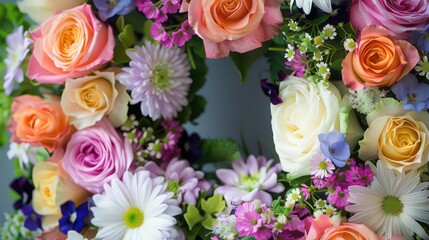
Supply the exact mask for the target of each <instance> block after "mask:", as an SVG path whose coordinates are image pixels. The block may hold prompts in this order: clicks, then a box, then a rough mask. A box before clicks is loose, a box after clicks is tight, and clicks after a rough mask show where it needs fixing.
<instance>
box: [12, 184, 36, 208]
mask: <svg viewBox="0 0 429 240" xmlns="http://www.w3.org/2000/svg"><path fill="white" fill-rule="evenodd" d="M10 188H12V189H13V190H14V191H15V192H16V193H17V194H18V195H19V199H18V200H16V201H15V202H14V203H13V208H14V209H15V210H18V209H21V208H23V207H24V206H25V205H27V204H30V203H31V199H32V198H33V190H34V186H33V185H32V184H31V183H30V182H29V181H28V179H27V178H25V177H20V178H17V179H15V180H14V181H13V182H12V183H11V184H10Z"/></svg>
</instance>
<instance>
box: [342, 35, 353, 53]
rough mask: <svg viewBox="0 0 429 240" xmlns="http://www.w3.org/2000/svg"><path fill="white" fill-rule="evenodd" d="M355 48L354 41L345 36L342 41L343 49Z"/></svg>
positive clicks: (351, 49) (349, 50)
mask: <svg viewBox="0 0 429 240" xmlns="http://www.w3.org/2000/svg"><path fill="white" fill-rule="evenodd" d="M355 48H356V42H355V41H354V40H353V39H351V38H347V39H346V40H345V41H344V49H346V51H348V52H351V51H353V50H354V49H355Z"/></svg>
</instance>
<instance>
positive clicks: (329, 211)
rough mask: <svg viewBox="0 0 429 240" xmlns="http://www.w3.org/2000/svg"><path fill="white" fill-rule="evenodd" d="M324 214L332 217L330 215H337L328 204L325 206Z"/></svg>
mask: <svg viewBox="0 0 429 240" xmlns="http://www.w3.org/2000/svg"><path fill="white" fill-rule="evenodd" d="M324 212H325V213H326V214H328V215H329V216H332V215H334V214H336V213H337V209H336V208H335V207H334V206H332V205H331V204H328V205H326V207H325V209H324Z"/></svg>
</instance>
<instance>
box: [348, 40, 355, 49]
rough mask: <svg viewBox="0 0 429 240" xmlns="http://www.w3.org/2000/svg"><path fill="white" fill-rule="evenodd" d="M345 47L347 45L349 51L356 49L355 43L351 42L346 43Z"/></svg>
mask: <svg viewBox="0 0 429 240" xmlns="http://www.w3.org/2000/svg"><path fill="white" fill-rule="evenodd" d="M347 45H348V47H349V48H350V49H355V48H356V43H355V42H353V41H350V42H348V43H347Z"/></svg>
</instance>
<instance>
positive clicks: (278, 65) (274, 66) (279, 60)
mask: <svg viewBox="0 0 429 240" xmlns="http://www.w3.org/2000/svg"><path fill="white" fill-rule="evenodd" d="M266 56H267V58H268V62H269V63H270V79H271V82H279V81H280V79H279V76H278V75H277V73H278V72H279V71H283V72H286V68H285V64H284V63H285V60H284V52H278V51H269V52H267V54H266Z"/></svg>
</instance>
